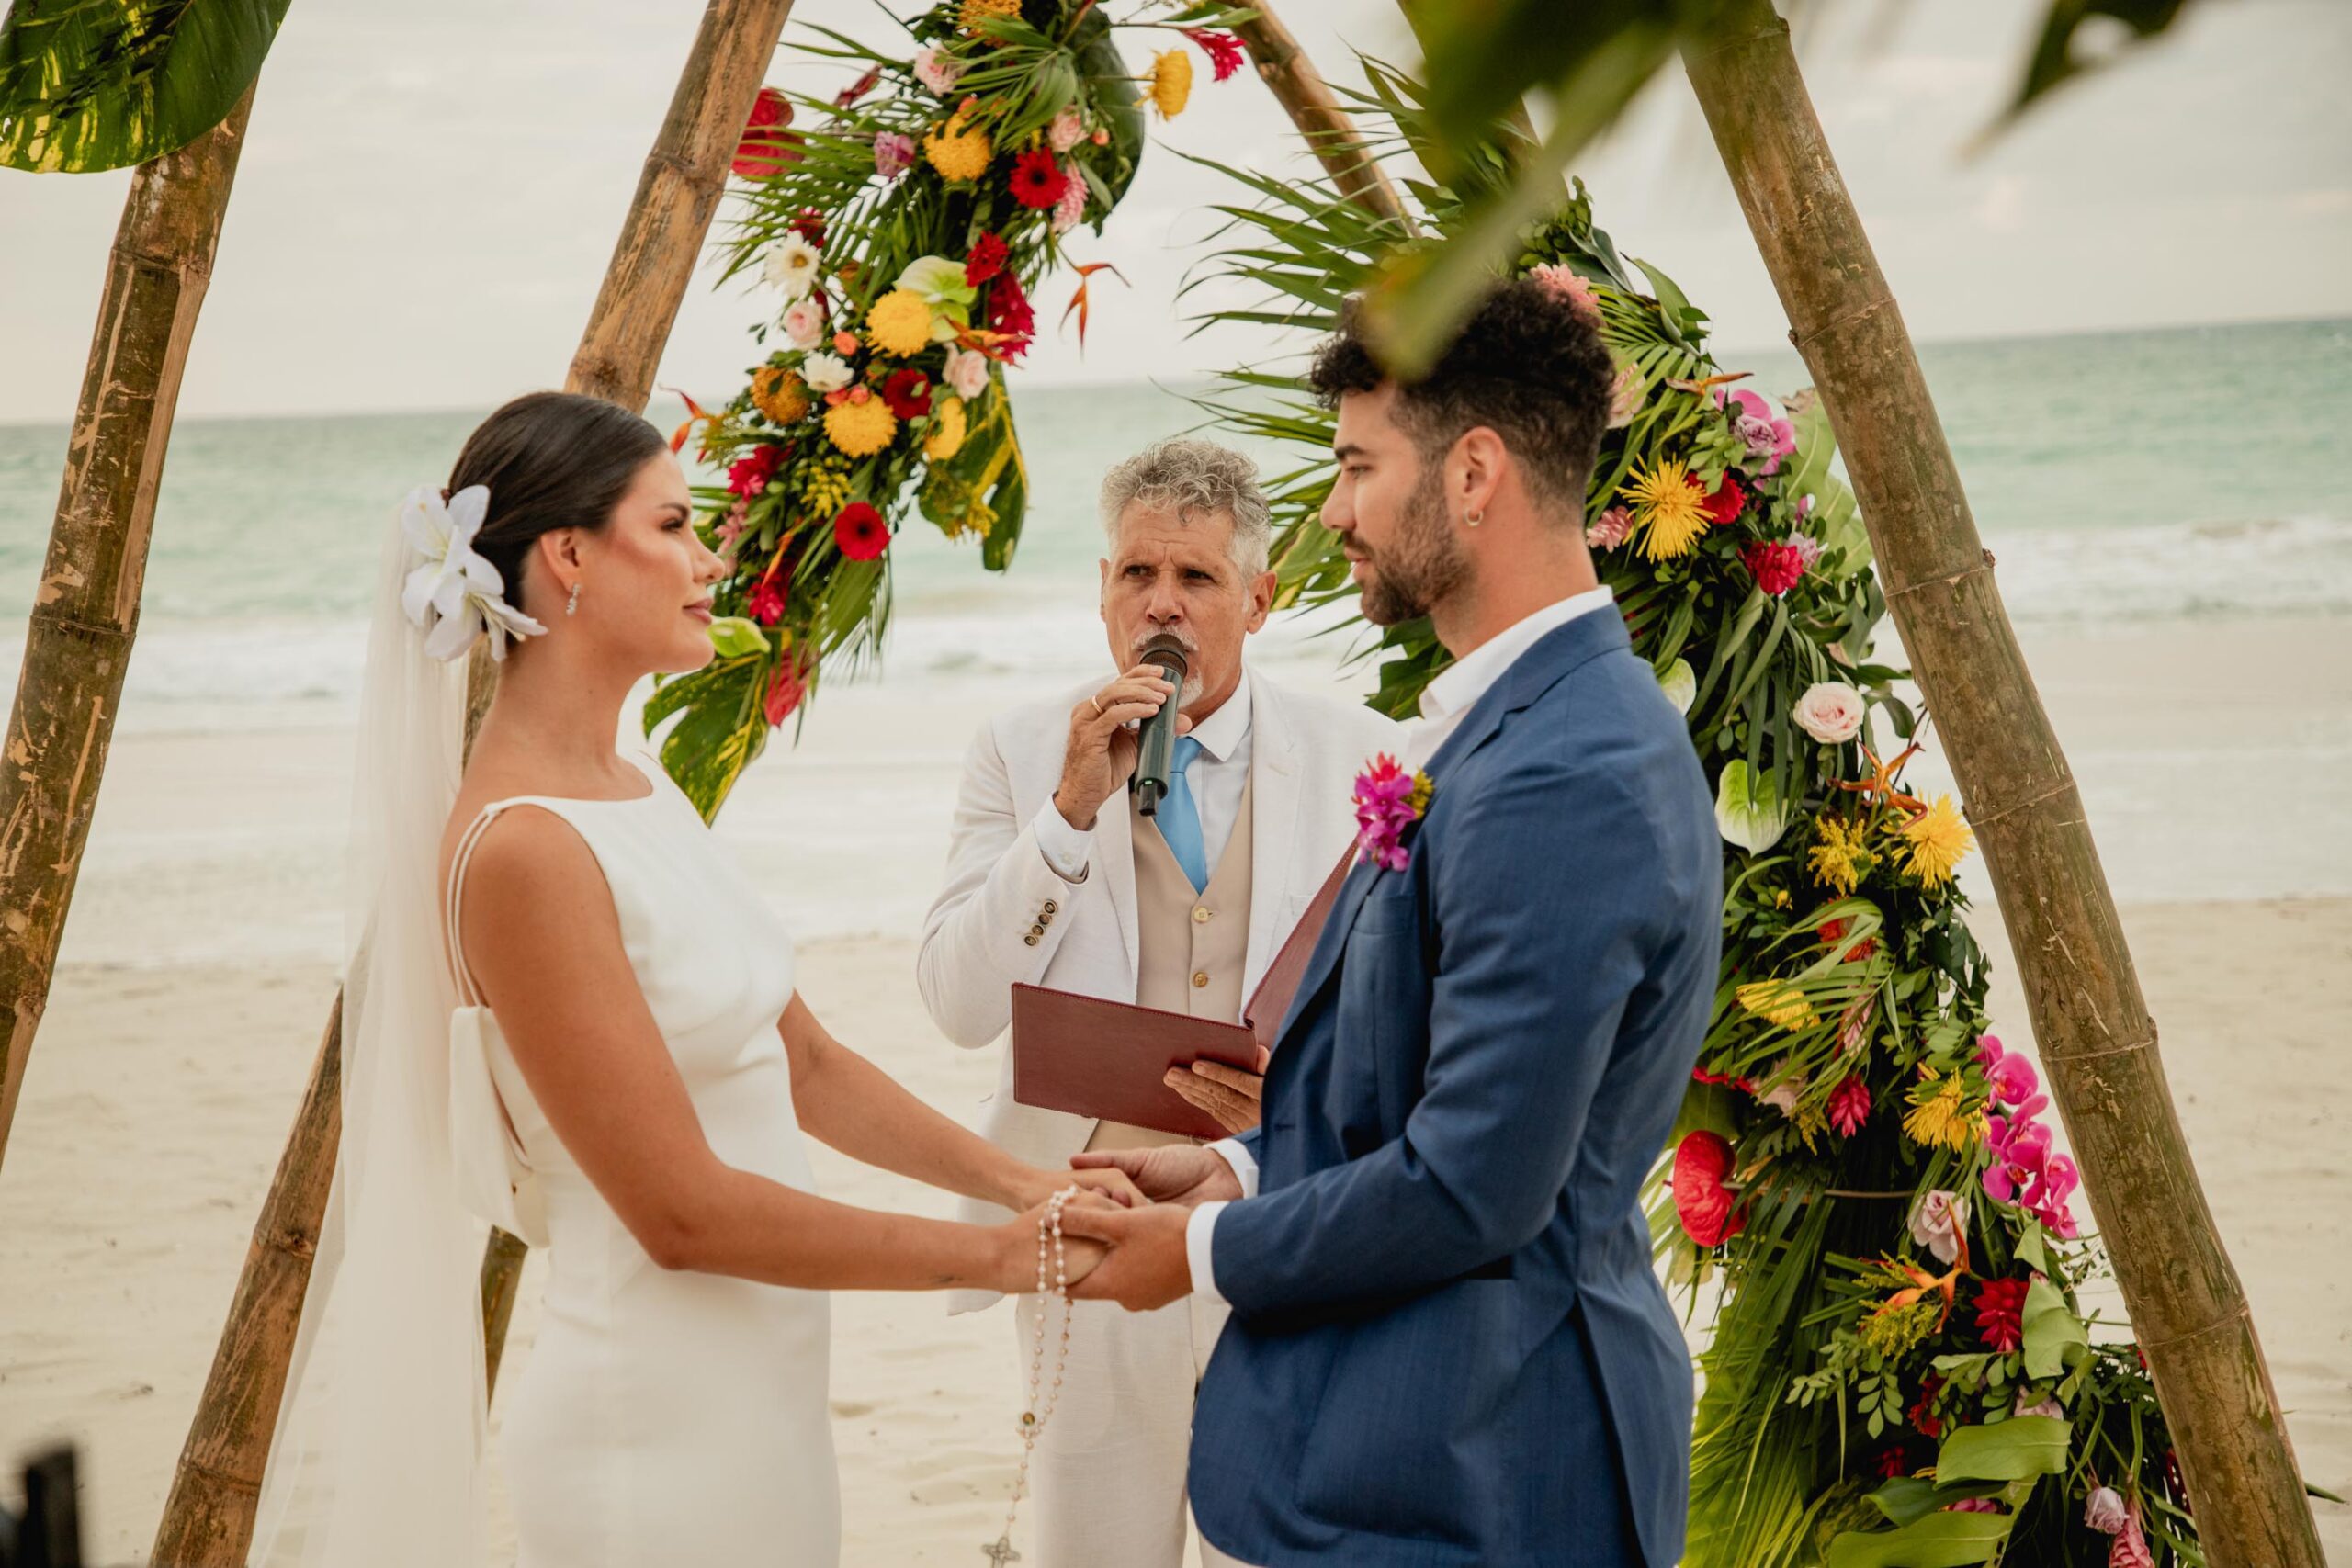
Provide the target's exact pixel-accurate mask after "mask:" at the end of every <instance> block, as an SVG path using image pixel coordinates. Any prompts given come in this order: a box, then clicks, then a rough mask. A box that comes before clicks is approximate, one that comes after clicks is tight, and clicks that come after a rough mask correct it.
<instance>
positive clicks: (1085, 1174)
mask: <svg viewBox="0 0 2352 1568" xmlns="http://www.w3.org/2000/svg"><path fill="white" fill-rule="evenodd" d="M1065 1187H1077V1188H1081V1189H1084V1190H1086V1191H1088V1192H1091V1193H1096V1194H1099V1195H1101V1196H1102V1197H1103V1198H1106V1199H1108V1200H1109V1201H1112V1202H1114V1203H1116V1204H1118V1205H1120V1206H1121V1207H1122V1208H1128V1209H1140V1208H1142V1207H1143V1206H1144V1205H1145V1204H1147V1203H1148V1202H1149V1201H1151V1200H1149V1199H1148V1198H1146V1197H1145V1196H1144V1195H1143V1192H1142V1190H1140V1189H1139V1188H1137V1187H1136V1184H1135V1179H1134V1178H1132V1177H1130V1176H1129V1175H1128V1174H1127V1173H1126V1172H1125V1171H1124V1170H1120V1169H1118V1168H1115V1167H1105V1168H1101V1169H1096V1170H1039V1169H1036V1168H1034V1167H1033V1168H1030V1169H1028V1170H1027V1171H1025V1172H1024V1173H1023V1176H1022V1177H1021V1179H1020V1183H1019V1186H1018V1187H1017V1188H1016V1189H1015V1191H1014V1200H1015V1201H1013V1202H1012V1203H1011V1204H1009V1205H1007V1207H1010V1208H1015V1209H1035V1208H1036V1207H1037V1206H1038V1205H1040V1204H1042V1203H1044V1202H1045V1201H1046V1199H1048V1198H1050V1197H1052V1196H1053V1195H1054V1194H1055V1193H1057V1192H1059V1191H1060V1190H1062V1189H1063V1188H1065Z"/></svg>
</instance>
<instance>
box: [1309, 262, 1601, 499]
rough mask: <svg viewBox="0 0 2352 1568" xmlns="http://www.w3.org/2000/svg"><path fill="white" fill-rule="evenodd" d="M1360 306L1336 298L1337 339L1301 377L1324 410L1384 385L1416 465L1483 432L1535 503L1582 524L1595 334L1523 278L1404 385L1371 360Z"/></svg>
mask: <svg viewBox="0 0 2352 1568" xmlns="http://www.w3.org/2000/svg"><path fill="white" fill-rule="evenodd" d="M1361 305H1362V301H1361V300H1360V299H1350V300H1349V301H1348V303H1347V305H1346V307H1345V308H1344V309H1343V310H1341V312H1340V330H1339V332H1338V333H1335V334H1334V335H1333V336H1332V337H1331V338H1330V340H1329V342H1327V343H1325V344H1323V346H1322V347H1321V348H1320V349H1319V350H1317V353H1316V355H1315V362H1314V365H1313V367H1311V368H1310V369H1309V370H1308V372H1307V377H1306V384H1307V387H1308V389H1310V390H1312V391H1313V392H1314V393H1315V394H1316V395H1317V397H1319V398H1321V399H1322V400H1323V402H1324V404H1325V406H1327V407H1330V408H1336V407H1338V406H1339V402H1340V397H1341V396H1342V395H1343V394H1345V393H1348V392H1369V391H1373V390H1374V389H1377V388H1379V387H1380V385H1381V384H1382V383H1383V382H1386V381H1392V380H1393V381H1396V383H1397V423H1399V424H1401V425H1403V426H1404V427H1405V429H1406V432H1407V433H1408V434H1410V435H1411V436H1412V437H1413V443H1414V445H1415V446H1416V447H1418V448H1419V453H1420V457H1421V462H1422V464H1423V465H1424V468H1426V466H1427V465H1428V464H1430V463H1431V462H1433V461H1435V460H1436V459H1438V458H1439V457H1442V456H1443V455H1444V454H1445V453H1446V451H1447V450H1448V449H1450V448H1451V447H1452V446H1453V444H1454V442H1456V441H1458V440H1460V439H1461V437H1462V434H1463V433H1464V432H1465V431H1469V430H1475V429H1476V428H1477V427H1478V426H1480V425H1485V426H1486V427H1487V428H1488V429H1490V430H1492V431H1493V432H1494V433H1495V434H1498V435H1499V436H1501V437H1502V440H1503V445H1504V446H1506V447H1508V448H1509V449H1510V454H1511V456H1512V457H1516V458H1517V459H1519V463H1520V470H1521V473H1522V474H1523V475H1524V476H1525V478H1526V480H1527V482H1528V484H1529V486H1530V487H1531V488H1532V489H1533V490H1534V491H1536V492H1537V496H1536V499H1537V500H1539V501H1549V502H1552V503H1553V504H1554V505H1555V507H1557V508H1559V509H1560V510H1561V511H1562V512H1563V513H1565V514H1566V517H1567V518H1569V519H1573V520H1574V521H1576V522H1577V523H1579V524H1581V523H1582V521H1583V519H1584V509H1585V486H1586V484H1587V483H1588V482H1589V480H1590V479H1591V478H1592V466H1593V463H1594V461H1595V459H1596V458H1597V457H1599V456H1600V436H1601V432H1602V431H1604V430H1605V429H1607V428H1608V425H1609V393H1610V385H1611V381H1613V380H1614V378H1615V375H1616V367H1615V366H1614V364H1613V363H1612V362H1611V359H1610V356H1609V350H1608V348H1607V347H1606V346H1605V345H1604V344H1602V343H1601V341H1600V333H1598V332H1597V331H1595V330H1594V329H1593V328H1592V327H1591V326H1590V325H1589V324H1588V323H1587V322H1585V321H1581V320H1579V319H1578V318H1577V316H1576V314H1575V313H1574V312H1573V311H1571V310H1569V308H1568V302H1567V300H1566V299H1564V298H1562V297H1561V296H1559V295H1557V294H1555V293H1554V292H1553V291H1552V290H1551V289H1549V288H1545V287H1544V285H1542V284H1540V283H1537V282H1535V281H1534V280H1533V279H1532V278H1524V277H1521V278H1515V279H1512V280H1510V281H1509V282H1505V283H1501V284H1498V285H1496V286H1495V287H1494V288H1492V289H1490V290H1488V292H1487V296H1486V298H1485V299H1482V300H1480V301H1479V304H1478V308H1477V309H1476V310H1474V311H1472V312H1471V315H1470V319H1469V320H1468V321H1464V323H1463V325H1462V330H1461V332H1460V333H1459V334H1457V335H1456V336H1455V338H1454V340H1453V343H1452V344H1451V345H1449V346H1448V347H1447V349H1446V350H1445V352H1444V353H1443V354H1442V355H1439V356H1438V360H1437V363H1436V364H1434V365H1432V366H1431V367H1430V369H1429V373H1428V374H1427V375H1424V376H1420V377H1418V378H1414V379H1412V380H1403V379H1399V378H1396V377H1393V376H1391V375H1390V374H1389V372H1388V370H1387V368H1386V367H1385V366H1384V365H1383V364H1382V363H1381V361H1380V357H1379V355H1378V353H1377V352H1376V351H1375V350H1374V347H1373V344H1372V342H1371V340H1370V338H1369V337H1368V336H1367V335H1366V333H1365V330H1364V321H1363V310H1362V309H1361Z"/></svg>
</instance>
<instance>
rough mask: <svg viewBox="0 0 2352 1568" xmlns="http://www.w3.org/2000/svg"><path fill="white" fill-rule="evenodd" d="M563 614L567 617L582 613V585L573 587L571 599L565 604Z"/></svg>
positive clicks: (577, 584)
mask: <svg viewBox="0 0 2352 1568" xmlns="http://www.w3.org/2000/svg"><path fill="white" fill-rule="evenodd" d="M563 613H564V614H565V615H578V614H579V613H580V584H579V583H577V582H574V583H573V584H572V585H571V598H569V599H566V600H565V601H564V602H563Z"/></svg>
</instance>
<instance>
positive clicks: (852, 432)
mask: <svg viewBox="0 0 2352 1568" xmlns="http://www.w3.org/2000/svg"><path fill="white" fill-rule="evenodd" d="M898 434H899V416H898V415H897V414H894V413H892V412H890V405H889V404H888V403H886V402H884V401H883V400H881V399H879V398H867V399H865V400H864V401H862V402H856V401H851V402H839V403H835V404H834V405H833V406H832V407H831V408H829V409H827V410H826V411H825V439H826V440H828V441H831V443H832V444H833V445H834V446H838V447H840V448H841V449H842V451H843V452H845V453H847V454H848V455H849V456H851V457H872V456H873V455H874V454H875V453H876V452H879V451H880V450H882V448H883V447H885V446H888V445H890V443H891V441H892V440H893V439H894V438H895V437H896V436H897V435H898Z"/></svg>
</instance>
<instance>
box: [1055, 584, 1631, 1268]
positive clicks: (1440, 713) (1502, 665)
mask: <svg viewBox="0 0 2352 1568" xmlns="http://www.w3.org/2000/svg"><path fill="white" fill-rule="evenodd" d="M1614 599H1615V596H1614V595H1613V594H1611V592H1610V591H1609V588H1608V586H1607V585H1606V584H1603V585H1602V586H1600V587H1599V588H1589V589H1587V590H1585V591H1584V592H1581V593H1571V594H1569V595H1568V596H1567V597H1566V598H1565V599H1562V600H1559V601H1557V602H1556V603H1554V604H1546V605H1544V608H1542V609H1540V610H1538V611H1536V612H1535V613H1534V614H1533V615H1529V616H1527V617H1526V618H1525V619H1523V620H1521V621H1519V622H1517V623H1515V624H1514V625H1512V626H1510V627H1509V628H1507V629H1506V630H1504V631H1502V632H1500V633H1498V634H1497V635H1496V636H1495V637H1491V638H1489V639H1487V641H1486V642H1484V643H1481V644H1480V645H1479V646H1478V647H1476V648H1475V649H1471V651H1470V652H1468V653H1467V654H1464V656H1463V657H1462V658H1460V659H1458V660H1454V661H1453V663H1452V664H1450V665H1448V666H1447V667H1446V668H1445V669H1444V670H1443V671H1441V672H1440V673H1439V674H1438V675H1437V676H1436V678H1435V679H1433V680H1431V681H1430V683H1429V685H1428V686H1427V687H1426V688H1424V689H1423V691H1422V693H1421V721H1420V723H1419V724H1417V725H1415V726H1414V727H1413V729H1412V733H1411V734H1410V735H1409V736H1408V737H1407V739H1406V746H1405V766H1406V767H1407V768H1408V769H1415V768H1419V767H1422V766H1423V765H1425V764H1426V763H1427V762H1428V761H1429V760H1430V758H1431V757H1434V756H1436V755H1437V750H1438V748H1439V747H1441V746H1442V745H1444V744H1445V742H1446V739H1447V737H1449V736H1451V735H1452V734H1453V731H1454V729H1455V728H1457V727H1458V726H1459V725H1460V724H1461V723H1462V716H1463V715H1464V714H1465V713H1468V712H1469V711H1470V709H1471V708H1472V707H1473V706H1474V705H1476V703H1477V701H1478V699H1479V698H1480V697H1483V696H1485V695H1486V694H1487V688H1488V687H1490V686H1492V685H1493V684H1494V683H1495V682H1497V681H1499V680H1500V679H1502V675H1503V671H1506V670H1509V669H1510V667H1511V666H1512V665H1514V664H1516V663H1518V662H1519V660H1520V656H1521V654H1523V653H1525V652H1526V651H1527V650H1528V649H1531V648H1532V647H1534V646H1535V644H1536V643H1537V642H1539V641H1540V640H1542V639H1543V637H1544V635H1545V634H1546V633H1549V632H1552V631H1555V630H1556V629H1558V628H1559V627H1561V626H1566V625H1567V624H1568V623H1569V622H1570V621H1573V620H1575V619H1576V618H1577V616H1578V615H1589V614H1591V613H1592V612H1593V611H1595V610H1599V609H1601V608H1604V607H1605V606H1607V605H1609V604H1612V603H1613V602H1614ZM1227 706H1231V705H1230V704H1227ZM1214 717H1215V716H1212V722H1214ZM1204 746H1205V742H1204ZM1193 766H1194V767H1195V768H1197V767H1199V766H1200V764H1199V763H1198V762H1195V763H1194V764H1193ZM1046 813H1047V814H1048V815H1050V816H1053V817H1055V818H1057V820H1058V819H1059V815H1060V814H1059V813H1057V812H1056V811H1054V809H1053V807H1051V806H1050V805H1048V806H1047V807H1046ZM1065 826H1067V824H1065ZM1202 828H1203V831H1204V832H1205V831H1206V829H1207V823H1206V820H1205V816H1204V821H1203V823H1202ZM1039 841H1040V842H1043V841H1044V840H1043V836H1042V835H1040V839H1039ZM1209 1147H1210V1148H1211V1149H1213V1150H1215V1151H1216V1153H1217V1154H1218V1155H1220V1156H1223V1157H1224V1160H1225V1163H1226V1164H1227V1165H1229V1166H1231V1167H1232V1168H1233V1174H1234V1175H1235V1176H1236V1177H1237V1178H1238V1179H1239V1180H1240V1182H1241V1195H1242V1196H1243V1197H1245V1198H1255V1197H1256V1196H1257V1195H1258V1162H1257V1161H1256V1160H1254V1159H1251V1158H1250V1151H1249V1150H1248V1149H1247V1148H1245V1147H1243V1146H1242V1144H1241V1142H1240V1140H1239V1139H1238V1138H1220V1139H1218V1140H1217V1141H1216V1143H1214V1144H1211V1145H1209ZM1224 1208H1225V1205H1224V1204H1223V1203H1222V1202H1208V1203H1203V1204H1202V1205H1201V1206H1200V1207H1199V1208H1197V1209H1194V1210H1193V1213H1192V1218H1191V1219H1190V1220H1188V1221H1187V1222H1186V1223H1185V1227H1184V1255H1185V1260H1186V1262H1187V1264H1188V1266H1189V1267H1190V1269H1191V1270H1192V1275H1193V1294H1194V1295H1196V1296H1205V1297H1207V1298H1208V1299H1209V1300H1211V1301H1215V1302H1222V1301H1224V1300H1225V1297H1224V1296H1223V1295H1222V1294H1220V1293H1219V1292H1218V1291H1217V1288H1216V1268H1215V1267H1214V1262H1213V1259H1214V1256H1215V1255H1214V1253H1213V1251H1212V1244H1213V1240H1214V1233H1215V1231H1216V1217H1217V1215H1218V1213H1221V1212H1222V1211H1223V1210H1224Z"/></svg>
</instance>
